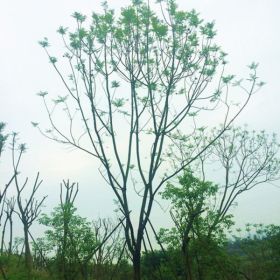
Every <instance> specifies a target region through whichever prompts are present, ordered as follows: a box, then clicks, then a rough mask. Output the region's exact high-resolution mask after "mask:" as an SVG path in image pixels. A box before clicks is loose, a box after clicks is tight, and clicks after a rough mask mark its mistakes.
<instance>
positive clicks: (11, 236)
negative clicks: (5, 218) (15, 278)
mask: <svg viewBox="0 0 280 280" xmlns="http://www.w3.org/2000/svg"><path fill="white" fill-rule="evenodd" d="M9 224H10V241H9V255H11V254H12V246H13V220H12V217H10V218H9Z"/></svg>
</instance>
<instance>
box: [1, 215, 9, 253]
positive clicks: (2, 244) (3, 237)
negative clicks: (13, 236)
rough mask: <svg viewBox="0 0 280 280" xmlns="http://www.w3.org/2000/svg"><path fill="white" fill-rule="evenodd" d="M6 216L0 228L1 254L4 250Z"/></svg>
mask: <svg viewBox="0 0 280 280" xmlns="http://www.w3.org/2000/svg"><path fill="white" fill-rule="evenodd" d="M7 222H8V218H6V220H5V222H4V225H3V229H2V239H1V254H3V252H4V242H5V241H4V239H5V232H6V226H7Z"/></svg>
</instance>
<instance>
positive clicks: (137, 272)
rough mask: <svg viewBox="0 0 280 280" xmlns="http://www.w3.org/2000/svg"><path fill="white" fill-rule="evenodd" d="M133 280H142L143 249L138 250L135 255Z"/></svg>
mask: <svg viewBox="0 0 280 280" xmlns="http://www.w3.org/2000/svg"><path fill="white" fill-rule="evenodd" d="M132 262H133V280H141V249H136V250H135V252H134V254H133V259H132Z"/></svg>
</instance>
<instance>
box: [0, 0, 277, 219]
mask: <svg viewBox="0 0 280 280" xmlns="http://www.w3.org/2000/svg"><path fill="white" fill-rule="evenodd" d="M177 2H178V4H179V6H180V8H182V9H185V10H190V9H193V8H194V9H196V10H197V11H198V12H200V14H201V16H202V18H204V19H206V20H215V22H216V29H217V31H218V36H217V41H218V43H219V44H220V45H222V47H223V49H224V50H225V51H226V52H227V53H229V61H230V70H231V71H232V72H233V73H237V74H238V75H240V76H242V75H243V74H245V73H246V66H247V65H248V64H250V63H251V62H252V61H257V62H259V63H260V68H259V76H260V77H261V79H262V80H264V81H265V82H266V83H267V84H266V86H265V87H264V88H263V89H262V91H261V92H259V93H258V94H257V95H256V96H255V97H254V98H253V100H252V101H251V103H250V104H249V106H248V107H247V108H246V110H245V111H244V112H243V113H242V115H241V116H240V118H239V119H238V123H239V124H244V123H247V124H248V126H249V127H251V128H254V129H260V130H261V129H265V130H267V131H269V132H276V133H278V134H280V133H279V132H280V127H279V104H280V94H279V91H280V83H279V73H280V71H279V63H280V36H279V27H280V17H279V10H280V2H279V1H277V0H232V1H229V0H228V1H225V0H184V1H183V0H178V1H177ZM108 3H109V6H110V7H112V8H115V9H119V8H120V7H122V6H125V5H126V4H128V3H129V1H127V0H125V1H122V0H118V1H113V0H111V1H108ZM0 10H1V17H0V34H1V41H0V62H1V67H0V121H4V122H6V123H7V124H8V127H7V130H8V131H18V132H20V138H21V140H22V141H24V142H26V143H27V145H28V147H29V150H28V152H27V153H26V155H25V158H24V159H23V162H22V166H23V167H22V170H23V171H24V173H25V174H26V175H30V176H31V177H32V176H33V177H34V176H35V173H36V172H37V171H41V176H42V178H43V179H44V183H43V187H42V189H41V193H42V194H48V195H49V198H48V201H47V203H46V204H47V206H48V207H49V208H50V207H53V206H54V205H55V204H56V203H57V201H58V191H59V182H60V181H61V180H62V179H67V178H69V179H71V180H74V181H79V183H80V186H81V187H80V195H79V198H78V206H79V208H80V211H81V213H82V214H83V215H87V216H89V217H93V216H94V217H97V216H103V217H104V216H112V210H113V208H114V207H113V206H112V198H113V196H112V194H111V190H110V189H109V188H108V187H107V186H105V184H104V182H103V181H102V179H101V178H100V176H99V174H98V171H97V167H98V163H97V162H95V161H94V160H92V158H89V157H88V156H87V155H84V154H81V153H80V152H78V151H71V152H70V151H69V150H67V149H65V147H63V146H61V145H59V144H56V143H51V142H50V141H48V140H47V139H45V138H43V137H42V136H41V135H40V134H39V133H38V132H37V131H36V130H35V129H33V127H32V126H31V124H30V121H33V120H38V121H40V120H42V119H44V116H45V114H44V110H43V106H42V104H41V100H40V99H39V98H38V97H37V96H36V93H37V92H38V91H40V90H48V91H57V89H58V88H59V89H61V87H60V83H59V80H58V78H57V76H56V75H55V73H54V72H53V71H52V68H51V65H50V64H49V63H48V61H47V58H46V56H45V54H44V52H43V50H42V49H41V48H40V47H39V45H38V43H37V42H38V41H39V40H40V39H42V38H43V37H45V36H46V37H48V38H49V39H50V41H51V42H54V45H55V46H58V47H57V48H59V40H58V36H57V34H56V30H57V28H58V27H59V26H60V25H63V26H71V25H73V19H72V18H71V16H70V15H71V14H72V13H73V12H74V11H80V12H82V13H84V14H86V15H90V14H91V12H92V11H100V2H99V1H94V0H92V1H89V0H79V1H78V0H76V1H74V0H59V1H57V0H56V1H54V0H48V1H42V0H25V1H22V0H2V1H0ZM6 155H7V157H5V159H6V160H7V161H8V156H9V155H8V153H6ZM7 172H8V166H7V165H6V167H5V168H4V170H1V171H0V181H1V183H2V179H1V176H5V175H7ZM2 178H3V177H2ZM234 213H235V215H236V220H237V222H238V224H244V223H246V222H264V223H278V224H279V223H280V215H279V213H280V188H277V187H273V186H271V185H263V186H259V187H257V189H255V190H254V191H253V192H251V193H248V194H246V195H245V196H244V197H243V198H242V199H240V200H239V207H238V208H237V209H236V210H235V212H234ZM161 215H162V213H161V212H160V210H156V212H155V218H158V219H159V218H160V216H161Z"/></svg>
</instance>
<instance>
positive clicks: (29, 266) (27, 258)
mask: <svg viewBox="0 0 280 280" xmlns="http://www.w3.org/2000/svg"><path fill="white" fill-rule="evenodd" d="M24 246H25V265H26V268H27V270H28V272H31V270H32V255H31V250H30V245H29V237H28V226H27V225H24Z"/></svg>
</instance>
